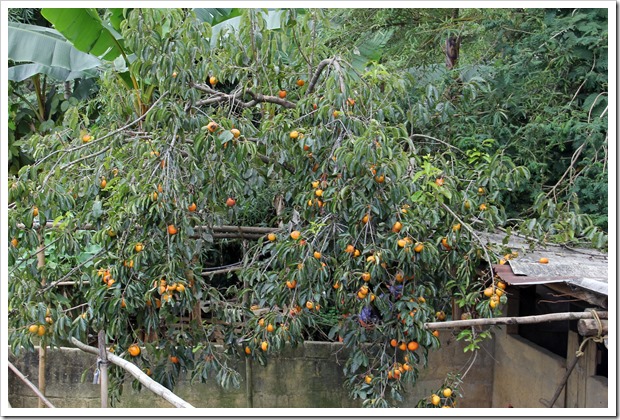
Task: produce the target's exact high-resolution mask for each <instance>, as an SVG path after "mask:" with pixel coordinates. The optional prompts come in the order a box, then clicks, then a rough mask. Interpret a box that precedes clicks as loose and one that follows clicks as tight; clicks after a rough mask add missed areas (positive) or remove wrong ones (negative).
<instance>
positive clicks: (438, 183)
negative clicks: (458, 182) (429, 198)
mask: <svg viewBox="0 0 620 420" xmlns="http://www.w3.org/2000/svg"><path fill="white" fill-rule="evenodd" d="M443 183H444V181H443V178H437V179H436V180H435V184H436V185H437V186H438V187H441V186H442V185H443Z"/></svg>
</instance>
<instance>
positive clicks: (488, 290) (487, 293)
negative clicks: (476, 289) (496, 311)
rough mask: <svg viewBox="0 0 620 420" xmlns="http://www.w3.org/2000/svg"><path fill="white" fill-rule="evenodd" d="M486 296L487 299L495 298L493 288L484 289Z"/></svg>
mask: <svg viewBox="0 0 620 420" xmlns="http://www.w3.org/2000/svg"><path fill="white" fill-rule="evenodd" d="M484 295H485V296H486V297H491V296H493V288H492V287H487V288H486V289H484Z"/></svg>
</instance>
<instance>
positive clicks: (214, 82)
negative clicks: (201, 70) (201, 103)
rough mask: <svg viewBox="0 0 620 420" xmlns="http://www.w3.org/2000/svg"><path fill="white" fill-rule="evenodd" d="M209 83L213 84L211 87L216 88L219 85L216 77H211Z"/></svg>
mask: <svg viewBox="0 0 620 420" xmlns="http://www.w3.org/2000/svg"><path fill="white" fill-rule="evenodd" d="M209 83H210V84H211V86H215V85H216V84H217V77H215V76H211V77H209Z"/></svg>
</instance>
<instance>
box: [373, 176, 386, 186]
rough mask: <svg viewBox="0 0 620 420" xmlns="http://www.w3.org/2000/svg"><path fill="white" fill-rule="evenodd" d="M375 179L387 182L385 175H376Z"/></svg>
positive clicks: (379, 181)
mask: <svg viewBox="0 0 620 420" xmlns="http://www.w3.org/2000/svg"><path fill="white" fill-rule="evenodd" d="M375 181H377V182H378V183H379V184H383V183H384V182H385V175H379V176H376V177H375Z"/></svg>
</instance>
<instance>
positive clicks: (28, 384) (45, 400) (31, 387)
mask: <svg viewBox="0 0 620 420" xmlns="http://www.w3.org/2000/svg"><path fill="white" fill-rule="evenodd" d="M7 363H8V364H9V369H11V370H12V371H13V373H14V374H15V375H17V377H18V378H19V379H21V380H22V382H24V383H25V384H26V385H27V386H28V388H30V389H31V390H32V391H33V392H34V393H35V394H36V395H37V397H39V401H43V404H45V405H46V406H48V407H49V408H56V407H54V405H53V404H52V403H51V402H50V401H49V400H48V399H47V398H45V395H43V394H42V393H41V391H39V388H37V387H36V386H34V384H33V383H32V382H30V381H29V380H28V378H26V376H25V375H24V374H23V373H21V372H20V371H19V369H17V368H16V367H15V366H14V365H13V363H11V362H9V361H7Z"/></svg>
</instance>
